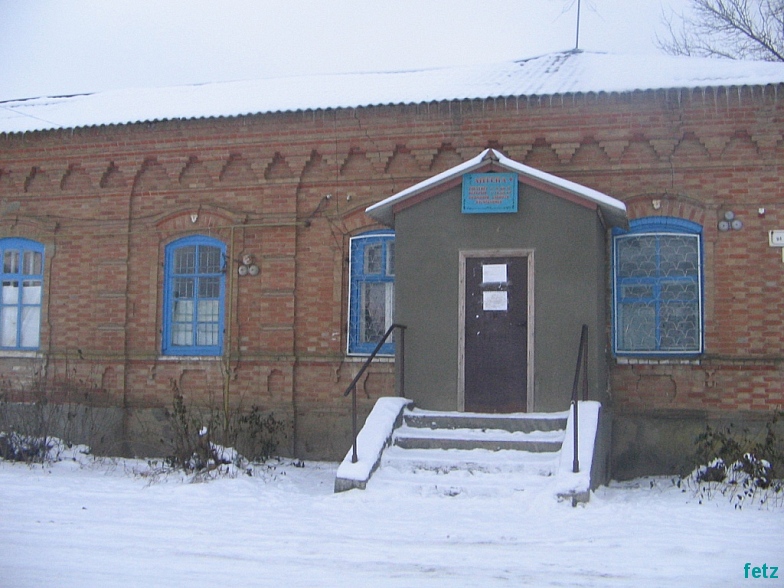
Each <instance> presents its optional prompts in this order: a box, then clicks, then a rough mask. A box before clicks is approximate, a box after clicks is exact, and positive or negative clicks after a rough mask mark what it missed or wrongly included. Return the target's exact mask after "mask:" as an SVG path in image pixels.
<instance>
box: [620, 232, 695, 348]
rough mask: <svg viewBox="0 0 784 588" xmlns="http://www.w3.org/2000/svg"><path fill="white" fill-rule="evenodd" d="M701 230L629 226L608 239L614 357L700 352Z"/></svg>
mask: <svg viewBox="0 0 784 588" xmlns="http://www.w3.org/2000/svg"><path fill="white" fill-rule="evenodd" d="M702 265H703V261H702V227H701V226H700V225H698V224H696V223H693V222H690V221H687V220H683V219H678V218H671V217H651V218H645V219H639V220H634V221H632V222H631V223H630V230H629V231H620V230H617V229H616V231H615V233H614V235H613V291H614V316H613V347H614V350H615V353H616V354H617V355H619V356H651V357H655V356H660V357H668V356H669V357H672V356H694V355H698V354H700V353H702V351H703V310H702V308H703V285H702V281H703V277H702Z"/></svg>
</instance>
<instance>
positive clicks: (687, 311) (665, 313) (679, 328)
mask: <svg viewBox="0 0 784 588" xmlns="http://www.w3.org/2000/svg"><path fill="white" fill-rule="evenodd" d="M660 313H661V318H660V322H661V349H662V350H663V351H683V350H689V349H698V348H699V331H698V326H699V320H698V313H699V309H698V306H697V303H696V302H694V303H681V302H672V303H668V304H662V306H661V310H660Z"/></svg>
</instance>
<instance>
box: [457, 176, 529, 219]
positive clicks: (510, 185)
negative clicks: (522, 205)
mask: <svg viewBox="0 0 784 588" xmlns="http://www.w3.org/2000/svg"><path fill="white" fill-rule="evenodd" d="M463 212H464V213H467V214H477V213H479V214H481V213H496V212H517V174H465V175H464V176H463Z"/></svg>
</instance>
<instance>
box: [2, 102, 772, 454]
mask: <svg viewBox="0 0 784 588" xmlns="http://www.w3.org/2000/svg"><path fill="white" fill-rule="evenodd" d="M783 114H784V106H782V104H781V103H780V102H779V101H778V99H777V95H776V93H775V92H774V90H773V89H771V88H767V89H765V91H764V92H763V91H762V90H761V89H760V88H756V89H754V91H753V92H752V91H751V90H749V89H743V90H738V89H732V90H731V91H729V92H728V93H725V92H724V91H717V92H713V91H708V92H706V93H703V92H702V91H695V92H687V91H683V92H675V91H670V92H655V93H653V92H651V93H634V94H630V95H615V94H613V95H589V96H564V97H553V98H548V97H544V98H541V99H540V98H532V99H519V100H516V99H498V100H487V101H465V102H453V103H439V104H424V105H416V106H400V107H378V108H361V109H345V110H329V111H316V112H311V111H309V112H297V113H288V114H273V115H265V116H249V117H237V118H225V119H207V120H192V121H170V122H157V123H144V124H135V125H127V126H114V127H97V128H88V129H76V130H74V131H53V132H44V133H28V134H24V135H11V136H2V137H0V236H11V235H20V236H26V237H29V238H32V239H36V240H38V241H41V242H42V243H44V244H45V245H46V259H47V263H46V266H47V267H46V272H47V273H46V283H47V294H46V296H45V301H44V310H45V312H44V319H43V324H42V353H41V356H40V357H38V358H35V359H33V358H21V359H20V358H18V357H0V376H1V377H3V378H5V379H7V380H9V381H10V380H14V379H16V380H20V379H24V376H23V374H25V373H29V372H30V371H31V370H32V369H33V368H34V367H35V366H40V365H41V364H45V365H46V366H47V369H48V373H50V374H51V373H55V372H58V370H59V373H62V372H63V371H64V370H66V369H67V370H72V371H74V372H78V373H80V374H84V375H85V378H88V377H89V378H91V381H92V382H94V383H95V384H96V387H97V388H99V389H101V390H103V391H104V392H102V393H103V394H104V395H105V398H106V400H107V401H111V402H116V403H118V404H122V405H123V406H128V407H148V406H167V405H169V404H170V402H171V398H172V390H173V387H174V386H175V385H176V386H177V387H178V388H179V389H180V390H181V391H182V392H183V393H184V394H186V396H188V397H190V398H192V399H194V400H198V401H209V400H210V399H211V398H218V399H222V398H223V394H224V392H225V393H227V394H228V397H229V400H230V403H231V404H232V405H233V406H239V405H242V406H250V405H252V404H255V405H260V406H262V407H264V408H270V409H274V410H276V411H277V412H278V413H279V414H282V415H284V416H286V418H290V419H291V421H292V423H293V428H292V437H291V439H292V447H291V450H292V451H295V452H297V453H298V454H300V455H303V456H311V457H313V456H315V457H336V452H337V453H340V452H342V451H343V449H339V448H340V447H344V446H345V447H346V448H347V445H346V443H345V441H346V435H347V432H346V430H345V423H346V420H345V419H347V415H348V412H347V411H348V407H349V402H348V400H347V399H345V398H343V396H342V392H343V390H344V389H345V386H346V385H347V384H348V382H349V381H350V380H351V378H352V377H353V375H354V373H356V372H355V370H356V369H357V367H358V366H357V364H356V363H355V362H353V361H350V360H348V361H347V359H346V357H345V354H344V351H345V348H346V320H347V319H346V304H347V301H346V280H347V268H348V266H347V257H348V239H349V237H350V236H351V235H353V234H357V233H359V232H362V231H364V230H369V229H373V228H378V226H377V225H375V224H373V221H372V220H371V219H369V218H367V217H366V216H365V215H364V213H363V210H364V209H365V208H366V207H367V206H368V205H370V204H372V203H374V202H377V201H379V200H380V199H382V198H384V197H387V196H389V195H391V194H393V193H395V192H396V191H399V190H401V189H403V188H406V187H408V186H410V185H411V184H413V183H415V182H418V181H420V180H423V179H425V178H427V177H429V176H431V175H433V174H435V173H438V172H440V171H442V170H444V169H447V168H448V167H451V166H452V165H455V164H457V163H459V162H460V161H464V160H466V159H468V158H470V157H473V156H474V155H476V154H477V153H478V152H479V151H480V150H481V149H483V148H485V147H488V146H493V147H496V148H499V149H501V150H502V151H504V152H505V153H506V154H507V155H508V156H510V157H512V158H513V159H516V160H518V161H521V162H522V163H525V164H527V165H531V166H533V167H537V168H540V169H543V170H545V171H548V172H551V173H554V174H556V175H559V176H562V177H565V178H568V179H570V180H574V181H577V182H580V183H582V184H584V185H586V186H589V187H592V188H595V189H597V190H601V191H604V192H606V193H608V194H610V195H612V196H614V197H616V198H619V199H621V200H624V201H626V202H627V203H628V205H629V216H630V218H640V217H645V216H651V215H670V216H678V217H682V218H687V219H689V220H693V221H695V222H698V223H700V224H703V226H704V246H705V344H706V353H705V356H704V357H703V358H701V359H700V360H699V361H697V362H692V363H685V364H682V363H677V362H674V363H665V364H642V365H625V364H624V365H616V363H615V361H614V360H613V361H611V366H612V367H611V382H610V387H611V392H612V401H613V403H614V405H615V407H616V409H617V410H620V411H623V410H634V411H636V410H646V409H650V408H656V409H661V408H673V409H680V408H703V409H716V410H723V409H732V410H734V409H749V410H768V409H771V408H773V407H775V406H779V405H781V404H784V392H783V391H782V389H783V388H784V384H783V382H782V375H783V374H782V369H783V368H782V358H783V357H784V349H783V346H784V337H782V332H783V331H784V324H783V323H784V297H782V292H784V264H782V260H781V253H780V251H779V250H777V249H772V248H770V247H768V244H767V231H768V230H770V229H776V228H781V229H784V191H783V189H782V186H783V185H784V182H783V178H782V166H781V162H782V161H784V117H783V116H782V115H783ZM762 207H764V208H765V214H764V216H761V215H759V213H758V209H759V208H762ZM726 210H732V211H734V212H735V214H736V215H737V217H738V218H740V219H741V220H742V221H743V223H744V228H743V230H741V231H731V232H727V233H719V232H718V231H717V230H716V225H717V222H718V220H719V218H720V217H721V215H723V214H724V212H725V211H726ZM191 215H197V216H196V217H195V222H194V221H192V219H191ZM193 233H202V234H207V235H210V236H212V237H215V238H217V239H220V240H222V241H223V242H224V243H225V244H226V247H227V251H228V252H230V255H231V256H232V257H233V259H234V260H237V259H239V258H240V257H241V256H242V255H243V254H246V253H247V254H252V255H253V256H255V259H256V263H257V265H258V266H259V267H260V268H261V272H260V274H259V275H258V276H255V277H253V276H243V277H239V276H237V274H236V265H235V266H234V267H233V268H232V272H230V274H229V276H227V288H228V291H229V295H228V296H227V302H226V307H227V312H228V311H229V310H231V316H228V317H227V322H226V325H227V345H228V347H229V348H230V350H231V353H230V356H229V357H227V358H224V360H220V359H218V360H207V359H202V360H181V361H180V360H172V359H169V358H163V357H161V356H160V347H161V327H162V317H161V312H162V310H161V309H162V279H163V268H162V263H163V254H164V248H165V246H166V244H167V243H169V242H171V241H172V240H174V239H177V238H179V237H182V236H185V235H189V234H193ZM0 355H2V354H0ZM6 355H7V354H6ZM66 363H67V367H65V366H66ZM392 393H394V386H393V378H392V366H391V365H390V364H380V365H379V366H377V367H375V368H374V369H373V371H372V372H371V375H370V376H369V377H368V379H367V381H366V382H363V385H362V391H361V394H360V396H361V397H362V407H363V410H365V411H367V410H369V407H370V405H371V404H372V401H373V399H374V398H376V397H377V396H380V395H385V394H392ZM314 415H316V416H314ZM318 415H322V416H323V418H320V417H319V416H318Z"/></svg>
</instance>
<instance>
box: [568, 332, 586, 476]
mask: <svg viewBox="0 0 784 588" xmlns="http://www.w3.org/2000/svg"><path fill="white" fill-rule="evenodd" d="M587 347H588V325H583V328H582V330H581V331H580V348H579V350H578V351H577V367H575V369H574V383H573V384H572V409H573V410H574V426H573V427H572V432H573V433H574V456H573V458H572V471H573V472H574V473H577V472H579V471H580V459H579V458H578V457H577V450H578V448H579V444H578V438H579V436H580V431H579V424H578V411H577V389H578V388H579V384H580V372H582V374H583V400H587V399H588V350H587Z"/></svg>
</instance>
